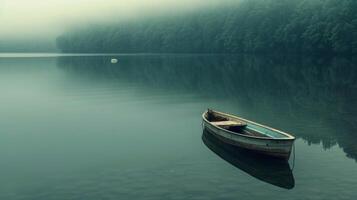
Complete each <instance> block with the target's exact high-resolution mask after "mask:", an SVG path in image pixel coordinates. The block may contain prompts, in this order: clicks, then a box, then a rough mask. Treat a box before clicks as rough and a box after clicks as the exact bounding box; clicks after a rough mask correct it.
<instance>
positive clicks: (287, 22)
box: [57, 0, 357, 55]
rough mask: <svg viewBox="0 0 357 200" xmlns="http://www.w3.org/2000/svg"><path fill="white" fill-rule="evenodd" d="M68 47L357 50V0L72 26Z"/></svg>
mask: <svg viewBox="0 0 357 200" xmlns="http://www.w3.org/2000/svg"><path fill="white" fill-rule="evenodd" d="M57 46H58V48H59V49H61V50H62V51H63V52H91V53H95V52H102V53H111V52H115V53H271V52H287V53H296V54H311V53H316V54H344V55H354V54H357V1H355V0H242V1H240V2H239V3H237V4H235V5H234V6H226V7H221V8H217V9H214V10H205V11H203V10H201V11H199V12H195V13H191V14H186V15H181V16H169V17H161V18H160V17H152V18H150V19H142V20H136V21H131V22H130V21H129V22H125V23H118V24H112V25H96V26H89V27H86V28H82V29H77V30H71V31H69V32H67V33H65V34H63V35H61V36H60V37H58V38H57Z"/></svg>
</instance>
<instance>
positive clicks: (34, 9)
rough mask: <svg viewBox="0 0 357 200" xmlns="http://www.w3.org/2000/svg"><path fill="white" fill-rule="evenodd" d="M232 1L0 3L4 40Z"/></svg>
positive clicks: (30, 0) (46, 0) (43, 0)
mask: <svg viewBox="0 0 357 200" xmlns="http://www.w3.org/2000/svg"><path fill="white" fill-rule="evenodd" d="M228 1H232V0H0V37H2V38H6V37H15V38H16V37H24V38H25V37H36V36H37V37H41V36H45V35H46V36H52V37H53V36H55V35H58V34H60V33H61V32H63V31H64V30H66V28H69V27H71V26H77V25H83V24H88V23H91V24H97V23H103V22H117V21H120V20H125V19H128V18H129V19H130V18H135V17H142V16H146V15H152V14H156V13H163V14H165V13H166V14H169V13H173V12H182V11H186V10H189V11H190V10H192V9H197V8H205V7H208V6H210V7H214V6H218V5H219V4H222V2H228Z"/></svg>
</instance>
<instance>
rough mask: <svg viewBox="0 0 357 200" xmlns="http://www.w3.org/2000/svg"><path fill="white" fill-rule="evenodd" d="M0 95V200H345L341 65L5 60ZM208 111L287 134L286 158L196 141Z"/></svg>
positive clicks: (345, 90)
mask: <svg viewBox="0 0 357 200" xmlns="http://www.w3.org/2000/svg"><path fill="white" fill-rule="evenodd" d="M112 57H116V58H118V63H117V64H111V63H110V59H111V58H112ZM0 95H1V98H0V177H1V179H0V199H9V200H15V199H16V200H17V199H36V200H39V199H46V200H48V199H61V200H65V199H87V200H90V199H93V200H94V199H264V200H267V199H277V198H279V199H356V198H357V191H356V186H357V163H356V160H357V145H356V144H355V143H356V142H357V140H356V137H355V135H356V132H357V118H356V116H357V66H356V64H354V62H352V61H351V60H349V59H343V58H296V57H293V58H291V57H286V58H281V57H263V56H255V57H253V56H237V55H235V56H232V55H231V56H222V55H111V56H105V55H91V56H86V55H80V56H78V55H77V56H71V55H66V56H59V55H54V56H53V55H47V54H46V55H44V56H41V55H36V56H33V55H32V56H21V55H20V56H19V55H13V56H9V55H7V56H2V57H1V58H0ZM207 108H214V109H217V110H221V111H225V112H229V113H232V114H237V115H239V116H242V117H244V118H247V119H250V120H254V121H257V122H260V123H263V124H266V125H270V126H272V127H276V128H279V129H281V130H284V131H286V132H289V133H292V134H293V135H295V136H296V137H297V140H296V143H295V149H296V152H295V154H296V156H295V162H293V159H291V160H290V161H289V163H285V164H277V163H275V162H273V161H271V162H270V161H269V160H268V161H259V162H255V161H254V160H253V161H252V160H251V158H250V157H247V155H246V154H243V155H242V154H239V155H238V154H234V153H233V154H232V153H231V152H230V151H229V150H227V149H225V148H222V146H220V145H219V143H217V141H214V140H212V138H211V139H209V138H208V139H207V138H206V137H205V135H204V134H203V132H202V127H201V113H202V112H203V111H204V110H205V109H207ZM265 165H266V166H267V167H266V168H265V167H264V166H265ZM293 165H294V169H293V170H291V168H292V167H293ZM274 169H277V170H274ZM274 171H279V172H282V173H278V174H276V175H274V176H271V175H270V173H272V172H274Z"/></svg>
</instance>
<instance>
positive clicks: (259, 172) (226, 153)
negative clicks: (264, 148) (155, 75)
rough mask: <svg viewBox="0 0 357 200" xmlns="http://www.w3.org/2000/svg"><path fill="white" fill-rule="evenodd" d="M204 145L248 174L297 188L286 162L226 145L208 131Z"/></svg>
mask: <svg viewBox="0 0 357 200" xmlns="http://www.w3.org/2000/svg"><path fill="white" fill-rule="evenodd" d="M202 140H203V143H204V144H205V145H206V146H207V147H208V148H209V149H210V150H212V151H213V152H214V153H215V154H217V155H218V156H219V157H221V158H222V159H223V160H225V161H227V162H229V163H230V164H232V165H233V166H235V167H237V168H238V169H240V170H243V171H244V172H246V173H248V174H249V175H251V176H253V177H255V178H257V179H259V180H261V181H264V182H267V183H270V184H272V185H275V186H278V187H282V188H285V189H292V188H293V187H294V186H295V180H294V176H293V173H292V171H291V169H290V166H289V163H288V162H287V161H285V160H281V159H274V158H271V157H266V156H262V155H259V154H256V153H254V152H251V151H249V150H245V149H242V148H239V147H235V146H232V145H229V144H226V143H224V142H222V141H221V140H219V139H218V138H216V137H215V136H214V135H213V134H211V133H210V132H209V131H208V130H207V129H204V130H203V134H202Z"/></svg>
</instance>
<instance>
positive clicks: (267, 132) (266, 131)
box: [246, 123, 287, 139]
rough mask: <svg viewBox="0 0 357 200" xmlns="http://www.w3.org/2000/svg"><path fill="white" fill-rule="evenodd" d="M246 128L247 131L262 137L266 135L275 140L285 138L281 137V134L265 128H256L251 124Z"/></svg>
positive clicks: (284, 136)
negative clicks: (259, 134)
mask: <svg viewBox="0 0 357 200" xmlns="http://www.w3.org/2000/svg"><path fill="white" fill-rule="evenodd" d="M246 128H247V129H248V130H253V131H255V132H258V133H261V134H263V135H266V136H268V137H271V138H275V139H278V138H287V136H286V135H283V134H281V133H278V132H276V131H272V130H270V129H267V128H264V127H261V126H257V125H255V124H251V123H248V124H247V127H246Z"/></svg>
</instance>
